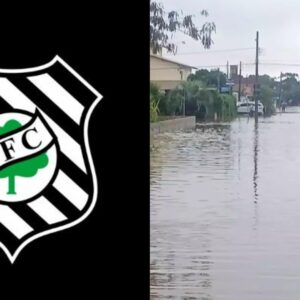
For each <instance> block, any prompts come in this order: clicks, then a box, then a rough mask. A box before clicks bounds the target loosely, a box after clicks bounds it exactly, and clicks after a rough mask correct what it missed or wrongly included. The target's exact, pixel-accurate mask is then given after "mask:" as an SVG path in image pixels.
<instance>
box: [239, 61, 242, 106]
mask: <svg viewBox="0 0 300 300" xmlns="http://www.w3.org/2000/svg"><path fill="white" fill-rule="evenodd" d="M241 83H242V62H241V61H240V75H239V102H241Z"/></svg>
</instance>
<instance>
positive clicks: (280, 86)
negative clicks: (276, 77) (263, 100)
mask: <svg viewBox="0 0 300 300" xmlns="http://www.w3.org/2000/svg"><path fill="white" fill-rule="evenodd" d="M281 88H282V72H280V82H279V105H281Z"/></svg>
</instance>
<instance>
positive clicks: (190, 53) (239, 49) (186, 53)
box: [176, 47, 255, 55]
mask: <svg viewBox="0 0 300 300" xmlns="http://www.w3.org/2000/svg"><path fill="white" fill-rule="evenodd" d="M254 49H255V48H254V47H252V48H233V49H219V50H206V51H194V52H179V53H176V55H193V54H204V53H205V54H209V53H219V52H235V51H248V50H254Z"/></svg>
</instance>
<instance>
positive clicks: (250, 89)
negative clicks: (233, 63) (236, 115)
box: [232, 76, 254, 97]
mask: <svg viewBox="0 0 300 300" xmlns="http://www.w3.org/2000/svg"><path fill="white" fill-rule="evenodd" d="M232 91H233V92H237V93H238V92H239V78H238V76H237V77H236V78H234V86H233V89H232ZM241 95H242V96H248V97H253V95H254V79H252V78H249V77H246V78H244V77H242V79H241Z"/></svg>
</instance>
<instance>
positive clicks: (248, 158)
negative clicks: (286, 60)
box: [150, 113, 300, 300]
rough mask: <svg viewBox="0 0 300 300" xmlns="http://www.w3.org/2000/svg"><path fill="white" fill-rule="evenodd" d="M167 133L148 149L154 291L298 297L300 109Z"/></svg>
mask: <svg viewBox="0 0 300 300" xmlns="http://www.w3.org/2000/svg"><path fill="white" fill-rule="evenodd" d="M163 139H165V140H166V142H165V143H162V145H161V147H160V148H159V149H158V150H157V151H154V152H152V153H151V168H150V170H151V176H150V179H151V187H150V188H151V215H150V217H151V266H150V286H151V299H152V300H158V299H172V300H173V299H178V300H179V299H185V300H192V299H197V300H198V299H203V300H204V299H207V300H208V299H214V300H215V299H220V300H227V299H230V300H248V299H249V300H256V299H262V300H268V299H270V300H277V299H282V300H290V299H299V297H300V113H286V114H277V115H276V116H273V117H271V118H265V119H264V118H261V119H260V120H259V124H258V127H257V128H255V125H254V120H253V118H251V119H248V118H240V119H237V120H235V121H233V122H232V123H228V124H223V125H219V126H206V127H203V128H198V129H197V130H196V131H192V132H178V133H168V134H164V137H163Z"/></svg>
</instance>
